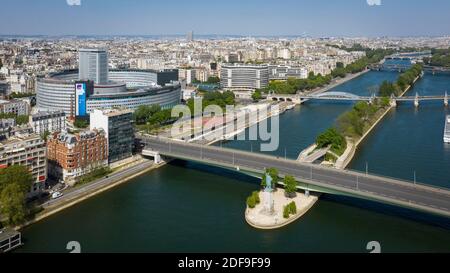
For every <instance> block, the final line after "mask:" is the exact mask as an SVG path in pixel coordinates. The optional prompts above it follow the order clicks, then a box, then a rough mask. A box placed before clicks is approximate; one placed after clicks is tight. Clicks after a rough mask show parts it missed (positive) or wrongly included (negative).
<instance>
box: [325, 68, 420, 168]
mask: <svg viewBox="0 0 450 273" xmlns="http://www.w3.org/2000/svg"><path fill="white" fill-rule="evenodd" d="M420 78H421V76H417V77H416V78H415V79H414V82H413V83H412V84H411V85H409V86H408V87H407V88H406V89H405V90H404V91H403V92H402V93H401V94H400V95H399V97H400V98H401V97H403V96H404V95H405V94H406V93H407V92H408V91H409V90H410V89H411V88H412V87H413V86H414V84H415V83H416V82H417V81H418V80H419V79H420ZM395 107H396V106H395V105H393V104H390V105H389V106H388V107H387V108H386V109H382V110H381V112H380V113H377V114H375V116H376V119H375V121H374V122H373V123H372V125H371V126H370V127H369V129H367V130H366V131H365V132H364V134H363V135H362V136H361V137H360V138H358V139H357V140H356V141H355V140H353V139H347V149H346V150H345V152H344V153H343V154H342V156H340V157H339V158H338V159H337V160H336V163H335V164H334V167H335V168H337V169H345V168H347V166H348V165H349V164H350V162H351V161H352V160H353V157H354V156H355V153H356V150H357V149H358V147H359V145H360V144H361V143H362V141H363V140H364V139H365V138H366V137H367V136H368V135H369V134H370V133H371V132H372V131H373V129H375V127H377V125H378V124H379V123H380V122H381V121H382V120H383V118H384V117H385V116H386V115H387V114H388V113H389V112H390V111H391V110H392V109H394V108H395Z"/></svg>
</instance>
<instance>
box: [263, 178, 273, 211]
mask: <svg viewBox="0 0 450 273" xmlns="http://www.w3.org/2000/svg"><path fill="white" fill-rule="evenodd" d="M265 176H266V187H265V188H264V192H263V201H264V207H263V209H262V211H261V212H262V213H264V214H266V215H273V214H274V212H275V209H274V201H273V189H272V177H271V176H270V175H269V174H265Z"/></svg>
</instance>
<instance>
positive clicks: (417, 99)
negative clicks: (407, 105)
mask: <svg viewBox="0 0 450 273" xmlns="http://www.w3.org/2000/svg"><path fill="white" fill-rule="evenodd" d="M414 106H415V107H416V108H417V107H419V94H417V93H416V98H415V99H414Z"/></svg>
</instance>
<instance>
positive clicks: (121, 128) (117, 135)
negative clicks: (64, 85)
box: [90, 109, 134, 164]
mask: <svg viewBox="0 0 450 273" xmlns="http://www.w3.org/2000/svg"><path fill="white" fill-rule="evenodd" d="M132 119H133V114H132V111H129V110H118V109H113V110H104V111H101V110H95V111H93V112H92V113H91V115H90V126H91V130H95V129H103V130H104V131H105V132H106V137H107V139H108V162H109V163H110V164H111V163H114V162H117V161H120V160H123V159H126V158H129V157H131V156H132V151H133V143H134V132H133V124H132Z"/></svg>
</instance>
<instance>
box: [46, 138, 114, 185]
mask: <svg viewBox="0 0 450 273" xmlns="http://www.w3.org/2000/svg"><path fill="white" fill-rule="evenodd" d="M107 143H108V140H107V138H106V136H105V132H104V131H103V130H92V131H85V132H81V133H77V134H69V133H67V132H61V133H54V134H53V135H51V136H50V137H49V139H48V142H47V148H48V160H49V175H51V176H53V177H55V178H57V179H61V180H64V181H65V182H66V183H68V184H69V185H73V184H75V183H76V182H77V179H78V178H79V177H80V176H83V175H85V174H88V173H90V172H91V171H93V170H95V169H97V168H102V167H106V166H108V144H107Z"/></svg>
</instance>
